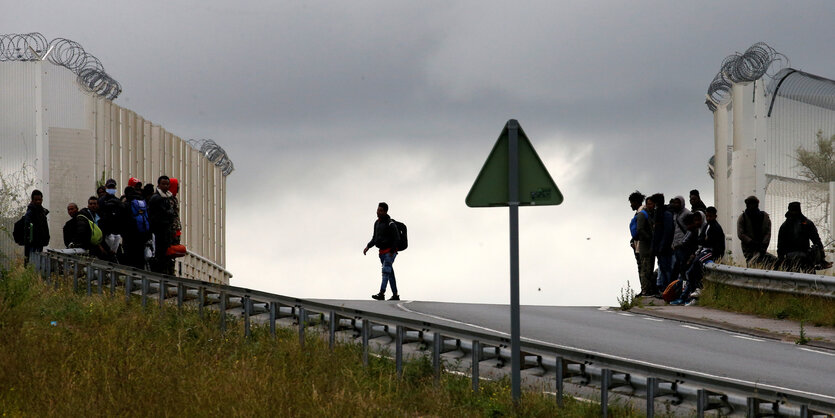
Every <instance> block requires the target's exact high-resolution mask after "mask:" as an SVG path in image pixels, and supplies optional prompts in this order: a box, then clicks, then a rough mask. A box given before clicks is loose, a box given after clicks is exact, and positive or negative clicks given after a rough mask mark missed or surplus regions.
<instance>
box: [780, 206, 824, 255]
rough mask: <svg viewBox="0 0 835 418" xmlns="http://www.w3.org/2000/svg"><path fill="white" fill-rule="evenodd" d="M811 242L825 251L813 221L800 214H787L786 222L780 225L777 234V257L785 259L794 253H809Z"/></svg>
mask: <svg viewBox="0 0 835 418" xmlns="http://www.w3.org/2000/svg"><path fill="white" fill-rule="evenodd" d="M809 241H811V242H812V244H815V245H816V246H817V247H818V249H819V250H822V249H823V243H821V238H820V235H818V228H816V227H815V224H814V223H812V221H810V220H809V219H807V218H806V217H805V216H803V215H802V214H799V213H797V214H795V213H791V212H790V213H786V221H785V222H783V225H780V232H779V233H778V234H777V256H778V257H780V258H784V257H785V256H786V255H787V254H789V253H793V252H803V253H808V252H809V250H810V248H809Z"/></svg>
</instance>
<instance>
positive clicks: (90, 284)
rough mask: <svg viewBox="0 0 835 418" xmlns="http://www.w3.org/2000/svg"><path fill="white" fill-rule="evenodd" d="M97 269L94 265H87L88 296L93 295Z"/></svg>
mask: <svg viewBox="0 0 835 418" xmlns="http://www.w3.org/2000/svg"><path fill="white" fill-rule="evenodd" d="M94 271H95V269H94V268H93V266H92V265H90V264H88V265H87V296H90V295H92V294H93V272H94Z"/></svg>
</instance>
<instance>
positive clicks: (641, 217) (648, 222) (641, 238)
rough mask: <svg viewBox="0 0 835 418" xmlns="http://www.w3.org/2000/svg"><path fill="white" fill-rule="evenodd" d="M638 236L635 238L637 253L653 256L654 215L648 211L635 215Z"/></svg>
mask: <svg viewBox="0 0 835 418" xmlns="http://www.w3.org/2000/svg"><path fill="white" fill-rule="evenodd" d="M635 219H636V224H637V234H636V235H637V236H636V237H635V241H636V245H637V252H638V254H640V255H651V254H652V223H653V222H652V214H651V213H649V211H647V210H646V209H644V210H641V211H639V212H638V213H637V214H635Z"/></svg>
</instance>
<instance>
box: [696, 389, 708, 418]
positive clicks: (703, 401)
mask: <svg viewBox="0 0 835 418" xmlns="http://www.w3.org/2000/svg"><path fill="white" fill-rule="evenodd" d="M706 407H707V391H706V390H704V389H699V390H697V391H696V416H697V417H699V418H704V416H705V410H706V409H707V408H706Z"/></svg>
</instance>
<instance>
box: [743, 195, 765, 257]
mask: <svg viewBox="0 0 835 418" xmlns="http://www.w3.org/2000/svg"><path fill="white" fill-rule="evenodd" d="M759 206H760V200H759V199H757V197H756V196H748V197H747V198H746V199H745V211H744V212H742V215H740V217H739V219H738V220H737V222H736V235H737V237H739V240H740V241H741V244H742V255H743V256H745V262H746V264H747V265H748V266H749V267H750V266H751V265H752V264H755V263H757V264H759V263H768V262H769V259H770V258H773V256H771V257H769V256H770V254H768V253H767V250H768V244H769V243H770V242H771V218H770V217H769V216H768V214H767V213H765V212H763V211H761V210H760V207H759ZM770 261H771V263H773V260H770ZM771 263H769V264H771Z"/></svg>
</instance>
